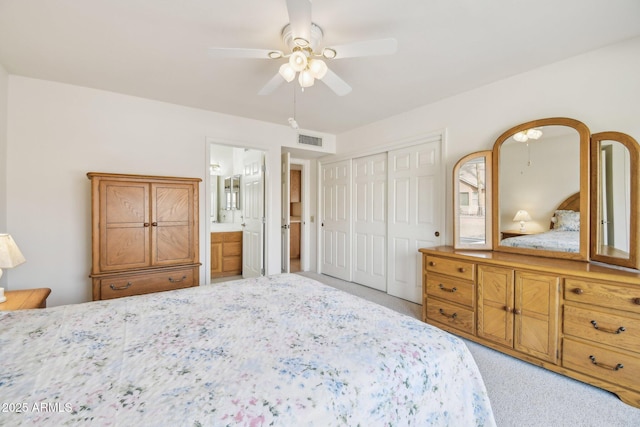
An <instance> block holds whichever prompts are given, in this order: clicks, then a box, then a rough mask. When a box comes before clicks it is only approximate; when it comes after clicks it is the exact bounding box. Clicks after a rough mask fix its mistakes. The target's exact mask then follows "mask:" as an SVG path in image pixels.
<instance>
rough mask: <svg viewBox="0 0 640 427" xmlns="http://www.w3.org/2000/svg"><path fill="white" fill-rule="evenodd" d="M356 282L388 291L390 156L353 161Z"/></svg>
mask: <svg viewBox="0 0 640 427" xmlns="http://www.w3.org/2000/svg"><path fill="white" fill-rule="evenodd" d="M353 193H354V194H353V200H354V202H355V203H354V206H353V281H354V282H356V283H359V284H361V285H365V286H369V287H371V288H374V289H378V290H380V291H385V292H386V290H387V153H381V154H375V155H372V156H367V157H361V158H357V159H354V160H353Z"/></svg>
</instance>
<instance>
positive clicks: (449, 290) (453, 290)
mask: <svg viewBox="0 0 640 427" xmlns="http://www.w3.org/2000/svg"><path fill="white" fill-rule="evenodd" d="M438 287H440V289H442V290H443V291H445V292H451V293H453V292H455V291H457V290H458V288H455V287H453V288H445V287H444V285H443V284H442V283H440V284H439V285H438Z"/></svg>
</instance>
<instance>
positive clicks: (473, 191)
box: [453, 151, 492, 249]
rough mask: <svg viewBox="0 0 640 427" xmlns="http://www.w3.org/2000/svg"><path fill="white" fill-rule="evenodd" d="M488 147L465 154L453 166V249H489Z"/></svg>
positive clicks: (489, 194)
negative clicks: (486, 149)
mask: <svg viewBox="0 0 640 427" xmlns="http://www.w3.org/2000/svg"><path fill="white" fill-rule="evenodd" d="M491 155H492V152H491V151H480V152H477V153H472V154H469V155H467V156H465V157H463V158H462V159H460V160H459V161H458V163H456V165H455V166H454V168H453V189H454V191H453V211H454V219H455V220H454V224H453V236H454V247H455V248H456V249H492V244H491V238H492V233H491Z"/></svg>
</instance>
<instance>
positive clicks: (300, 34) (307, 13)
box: [287, 0, 311, 42]
mask: <svg viewBox="0 0 640 427" xmlns="http://www.w3.org/2000/svg"><path fill="white" fill-rule="evenodd" d="M287 10H288V11H289V24H290V25H291V31H292V33H293V38H294V39H295V38H302V39H305V40H306V41H307V42H311V1H310V0H287Z"/></svg>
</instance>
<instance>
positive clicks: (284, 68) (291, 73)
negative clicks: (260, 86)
mask: <svg viewBox="0 0 640 427" xmlns="http://www.w3.org/2000/svg"><path fill="white" fill-rule="evenodd" d="M278 72H279V73H280V75H281V76H282V78H283V79H285V80H286V81H287V83H290V82H292V81H293V79H295V78H296V71H295V70H294V69H293V68H292V67H291V65H290V64H289V63H288V62H285V63H284V64H282V65H281V66H280V70H278Z"/></svg>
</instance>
